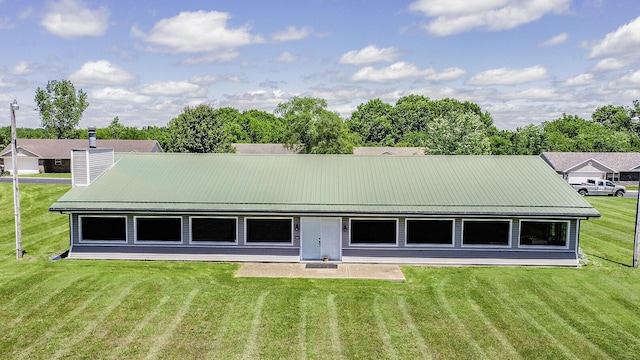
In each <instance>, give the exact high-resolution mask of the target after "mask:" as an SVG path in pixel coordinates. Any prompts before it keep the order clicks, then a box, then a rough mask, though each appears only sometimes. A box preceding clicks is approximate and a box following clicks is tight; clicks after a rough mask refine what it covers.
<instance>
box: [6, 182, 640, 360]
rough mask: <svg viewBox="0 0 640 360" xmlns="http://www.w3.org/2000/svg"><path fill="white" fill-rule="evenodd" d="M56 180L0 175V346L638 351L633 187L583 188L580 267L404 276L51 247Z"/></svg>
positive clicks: (448, 270)
mask: <svg viewBox="0 0 640 360" xmlns="http://www.w3.org/2000/svg"><path fill="white" fill-rule="evenodd" d="M67 189H68V187H67V186H59V185H31V184H24V185H21V191H22V200H23V202H22V210H23V217H22V219H23V238H24V248H25V249H26V250H27V254H26V257H25V259H24V260H22V261H16V260H15V252H14V246H15V244H14V233H13V212H12V198H11V187H10V184H0V206H2V208H3V209H5V211H3V212H2V213H1V214H0V324H1V325H2V326H1V327H0V358H3V359H4V358H17V359H21V358H22V359H32V358H40V359H55V358H85V359H94V358H104V359H122V358H148V359H149V358H162V359H164V358H166V359H184V358H193V359H208V358H220V359H234V358H245V359H258V358H262V359H276V358H278V359H279V358H308V359H334V358H345V359H378V358H390V359H417V358H420V359H429V358H433V359H444V358H456V359H472V358H475V359H500V358H503V359H519V358H521V359H547V358H549V359H552V358H553V359H564V358H566V359H571V358H573V359H603V358H604V359H606V358H610V359H637V358H638V355H639V354H640V272H639V271H638V270H636V269H633V268H630V266H629V265H630V264H631V257H632V243H633V226H634V219H635V200H634V199H627V198H622V199H618V198H607V197H603V198H588V200H589V201H591V202H592V203H593V204H594V206H596V208H598V209H599V210H600V211H601V213H602V215H603V217H602V218H601V219H596V220H589V221H585V222H583V225H582V239H581V241H582V248H583V250H584V252H585V253H586V254H587V256H588V259H589V260H590V262H589V265H587V266H585V267H582V268H578V269H570V268H532V267H404V268H403V271H404V273H405V276H406V278H407V281H406V282H403V283H394V282H384V281H366V280H328V279H265V278H261V279H249V278H234V277H233V274H234V272H235V271H236V270H237V269H238V268H239V265H237V264H224V263H197V262H134V261H129V262H127V261H80V260H75V261H71V260H63V261H58V262H52V261H50V260H49V258H50V257H51V256H53V255H55V254H58V253H60V252H62V251H64V250H66V249H67V248H68V223H67V221H68V220H67V217H66V216H64V215H59V214H50V213H48V211H47V208H48V206H49V205H50V204H51V203H53V201H54V200H55V199H57V198H58V197H59V196H60V195H61V194H63V193H64V192H65V191H66V190H67Z"/></svg>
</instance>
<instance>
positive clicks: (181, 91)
mask: <svg viewBox="0 0 640 360" xmlns="http://www.w3.org/2000/svg"><path fill="white" fill-rule="evenodd" d="M140 92H141V93H142V94H145V95H154V96H177V95H188V96H192V97H195V96H204V95H205V94H206V89H204V88H202V87H200V86H198V85H196V84H193V83H190V82H188V81H166V82H161V81H158V82H154V83H150V84H147V85H145V86H143V87H142V89H141V91H140Z"/></svg>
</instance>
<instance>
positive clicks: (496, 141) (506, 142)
mask: <svg viewBox="0 0 640 360" xmlns="http://www.w3.org/2000/svg"><path fill="white" fill-rule="evenodd" d="M488 135H489V143H490V144H491V154H492V155H513V143H512V142H511V140H512V138H513V133H512V132H511V131H509V130H498V128H496V127H495V126H491V127H490V128H489V130H488Z"/></svg>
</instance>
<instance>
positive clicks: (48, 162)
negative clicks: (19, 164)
mask: <svg viewBox="0 0 640 360" xmlns="http://www.w3.org/2000/svg"><path fill="white" fill-rule="evenodd" d="M58 161H59V163H60V165H56V159H42V160H40V168H41V169H42V171H43V172H45V173H70V172H71V159H58Z"/></svg>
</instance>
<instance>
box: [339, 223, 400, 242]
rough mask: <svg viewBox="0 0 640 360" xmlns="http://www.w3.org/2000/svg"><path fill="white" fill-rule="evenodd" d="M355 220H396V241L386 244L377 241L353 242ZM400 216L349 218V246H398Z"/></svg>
mask: <svg viewBox="0 0 640 360" xmlns="http://www.w3.org/2000/svg"><path fill="white" fill-rule="evenodd" d="M353 220H394V221H395V222H396V234H395V243H393V244H391V243H386V244H376V243H352V242H351V232H352V231H353V222H352V221H353ZM399 231H400V228H399V218H384V217H375V218H363V217H356V218H349V231H348V232H349V234H348V235H349V246H350V247H351V246H353V247H386V248H390V247H398V246H399V245H398V238H399V237H400V236H399Z"/></svg>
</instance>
